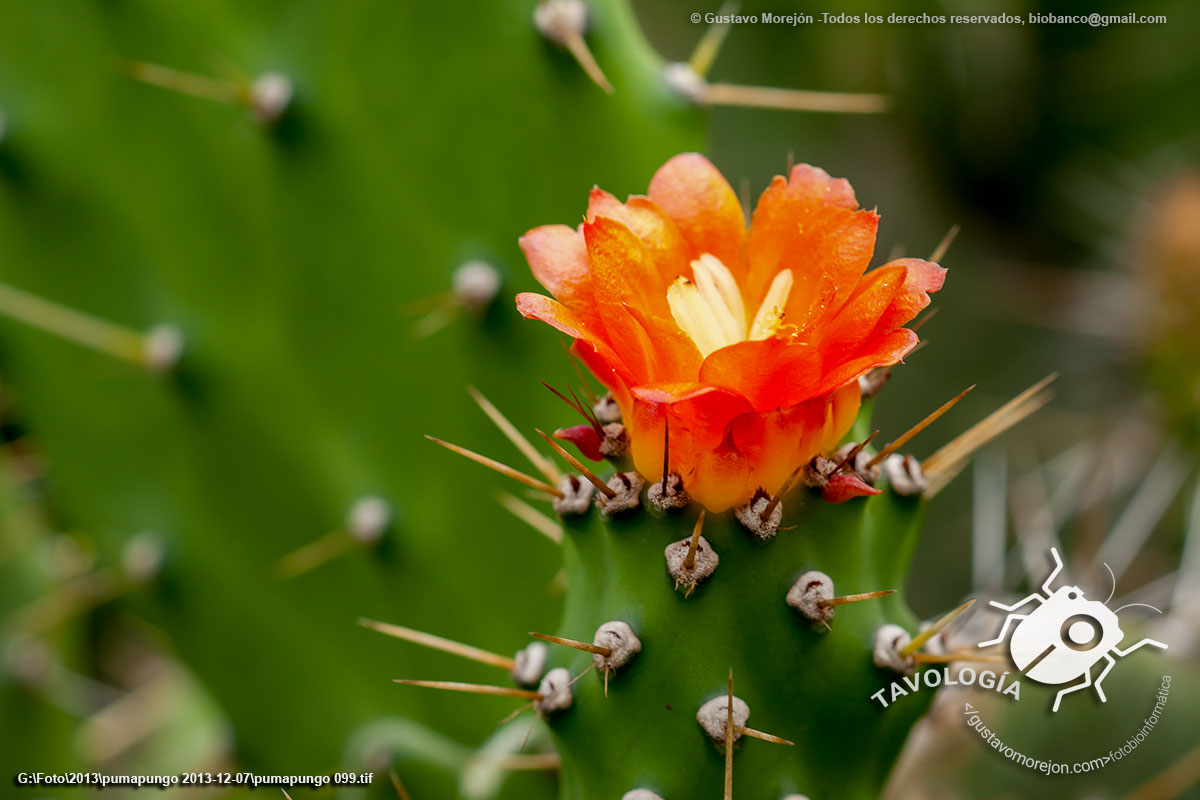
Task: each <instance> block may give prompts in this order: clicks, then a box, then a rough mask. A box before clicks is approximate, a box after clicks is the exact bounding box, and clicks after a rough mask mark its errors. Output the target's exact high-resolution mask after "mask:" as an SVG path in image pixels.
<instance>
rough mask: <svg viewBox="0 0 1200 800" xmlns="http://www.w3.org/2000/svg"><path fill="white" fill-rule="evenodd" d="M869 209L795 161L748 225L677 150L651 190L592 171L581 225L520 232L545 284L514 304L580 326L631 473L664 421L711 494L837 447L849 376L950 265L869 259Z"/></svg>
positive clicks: (659, 441) (652, 474)
mask: <svg viewBox="0 0 1200 800" xmlns="http://www.w3.org/2000/svg"><path fill="white" fill-rule="evenodd" d="M878 221H879V216H878V215H877V214H876V213H875V212H874V211H866V210H862V209H859V207H858V201H857V200H855V197H854V190H853V189H851V187H850V184H849V183H848V182H846V181H845V180H835V179H833V178H830V177H829V175H828V174H826V173H825V172H824V171H823V170H820V169H818V168H816V167H811V166H808V165H807V164H801V165H799V166H797V167H796V168H794V169H793V170H792V172H791V175H790V177H788V178H786V179H785V178H783V177H782V176H776V177H775V179H774V180H773V181H772V182H771V185H770V186H769V187H768V188H767V190H766V191H765V192H763V194H762V196H761V197H760V198H759V201H758V206H757V207H756V208H755V210H754V216H753V218H752V220H751V224H750V226H749V228H748V229H747V226H746V222H745V216H744V215H743V212H742V208H741V205H740V203H739V202H738V199H737V196H736V195H735V194H734V192H733V190H732V189H731V188H730V186H729V183H728V182H727V181H726V180H725V179H724V178H723V177H722V176H721V174H720V172H718V171H717V169H716V168H715V167H714V166H713V165H712V164H711V163H709V161H708V160H707V159H705V158H704V157H703V156H701V155H698V154H696V153H685V154H683V155H678V156H675V157H674V158H672V159H671V160H670V161H668V162H667V163H666V164H665V165H663V166H662V168H660V169H659V170H658V172H657V173H656V174H655V175H654V178H653V179H652V180H651V181H650V190H649V193H648V196H645V197H642V196H634V197H630V198H629V200H628V201H626V202H624V203H622V202H620V201H619V200H617V199H616V198H615V197H613V196H612V195H611V194H609V193H607V192H605V191H603V190H601V189H599V188H596V189H593V190H592V194H591V198H590V200H589V203H588V210H587V218H586V221H585V222H584V223H583V224H582V225H581V226H580V227H579V228H578V229H575V228H571V227H568V226H566V225H545V226H542V227H539V228H534V229H533V230H531V231H529V232H528V233H527V234H525V236H523V237H522V238H521V249H522V250H523V251H524V253H525V256H526V258H527V259H528V260H529V265H530V267H531V268H532V270H533V274H534V276H535V277H536V278H537V279H538V281H539V282H540V283H541V284H542V286H544V287H546V289H547V290H548V291H549V292H550V293H551V294H552V295H554V298H553V299H551V298H549V297H545V296H543V295H539V294H533V293H528V292H526V293H522V294H520V295H518V296H517V308H518V310H519V311H520V312H521V314H522V315H524V316H525V317H527V318H534V319H540V320H542V321H544V322H547V323H549V324H550V325H552V326H554V327H555V328H557V329H558V330H560V331H562V332H563V333H566V334H567V335H568V336H571V337H572V338H573V339H574V340H575V342H574V345H573V349H574V351H575V353H576V354H577V355H578V356H579V357H580V359H581V360H582V361H583V362H584V363H585V364H586V365H587V367H588V369H589V370H590V371H591V372H592V374H593V375H595V377H596V379H597V380H599V381H600V383H602V384H603V385H604V386H605V387H607V388H608V389H609V391H611V392H612V394H613V397H614V398H615V400H616V401H617V403H618V404H619V405H620V407H621V411H622V414H623V417H624V422H625V425H626V428H627V430H628V433H629V437H630V442H631V448H632V454H633V461H634V465H635V466H636V468H637V470H638V471H639V472H640V473H641V474H642V475H643V476H644V477H646V478H647V479H648V480H658V479H660V478H661V477H662V462H663V446H664V426H667V431H666V433H667V435H668V436H669V438H670V442H669V447H670V452H669V455H670V469H671V471H672V472H678V473H679V474H680V476H681V477H682V478H683V482H684V486H685V488H686V489H687V490H688V492H689V493H690V494H691V496H692V497H693V498H695V499H696V500H697V501H699V502H700V503H701V504H703V505H704V506H705V507H706V508H708V509H709V510H712V511H724V510H725V509H727V508H730V507H731V506H734V505H738V504H741V503H744V502H746V501H748V500H750V499H751V497H752V496H753V494H754V492H755V491H756V490H757V489H759V488H760V487H761V488H763V489H765V490H766V491H768V492H774V491H776V490H777V489H778V488H779V487H780V486H781V485H782V484H783V482H784V481H785V480H786V479H787V477H788V475H789V474H790V473H791V472H792V471H793V470H794V469H796V467H798V466H800V465H801V464H804V463H806V462H807V461H808V460H809V459H811V458H812V457H813V456H814V455H816V454H818V453H821V452H825V451H828V450H829V449H831V448H832V447H834V446H835V445H836V444H837V443H838V442H839V441H840V440H841V438H842V437H843V436H844V435H845V434H846V432H847V431H848V430H849V429H850V426H851V425H852V424H853V422H854V419H855V417H856V416H857V414H858V408H859V402H860V394H859V388H858V378H859V376H861V375H863V374H864V373H866V372H867V371H868V370H871V369H873V368H875V367H881V366H885V365H888V364H894V363H896V362H898V361H900V360H901V359H902V358H903V357H904V355H905V354H906V353H908V352H909V351H910V350H911V349H912V348H913V347H914V346H915V345H916V343H917V335H916V334H915V333H913V332H912V331H911V330H908V329H907V328H904V327H903V325H904V324H905V323H907V322H909V321H910V320H911V319H912V318H913V317H914V316H916V314H917V313H918V312H919V311H920V310H921V309H923V308H924V307H925V306H927V305H928V304H929V292H933V291H937V290H938V289H940V288H941V286H942V282H943V280H944V277H945V270H944V269H942V267H940V266H938V265H936V264H932V263H929V262H927V261H922V260H920V259H912V258H906V259H900V260H898V261H893V262H891V263H889V264H885V265H884V266H881V267H878V268H876V269H873V270H871V271H870V272H867V271H866V269H867V266H868V263H869V262H870V260H871V255H872V252H873V250H874V247H875V231H876V227H877V226H878Z"/></svg>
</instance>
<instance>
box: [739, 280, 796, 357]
mask: <svg viewBox="0 0 1200 800" xmlns="http://www.w3.org/2000/svg"><path fill="white" fill-rule="evenodd" d="M791 291H792V271H791V270H790V269H785V270H782V271H781V272H780V273H779V274H778V275H776V276H775V280H773V281H771V288H770V289H768V290H767V296H766V297H764V298H763V301H762V305H760V306H759V307H758V313H757V314H755V315H754V322H752V323H750V335H749V336H748V337H747V338H748V339H750V341H757V340H759V339H766V338H767V337H768V336H770V335H772V334H773V333H775V331H776V330H777V329H778V328H779V326H780V325H781V324H782V323H783V309H784V307H785V306H786V305H787V299H788V294H790V293H791Z"/></svg>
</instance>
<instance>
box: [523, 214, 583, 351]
mask: <svg viewBox="0 0 1200 800" xmlns="http://www.w3.org/2000/svg"><path fill="white" fill-rule="evenodd" d="M518 244H520V246H521V251H522V252H523V253H525V259H526V260H527V261H528V262H529V269H530V270H531V271H532V272H533V277H535V278H537V281H538V283H540V284H541V285H542V286H544V287H545V288H546V291H548V292H550V294H552V295H554V297H555V299H557V300H558V301H559V302H561V303H562V304H563V305H565V306H566V307H567V308H569V309H571V311H573V312H574V313H575V316H577V317H579V318H580V319H581V320H583V322H584V324H585V325H589V326H590V327H592V328H593V329H595V330H597V331H603V330H604V326H603V325H602V324H600V321H599V319H600V318H599V316H598V315H597V313H596V301H595V299H594V298H593V295H592V273H591V268H590V267H589V266H588V254H587V246H586V245H585V244H584V241H583V236H582V235H580V233H579V231H577V230H575V229H574V228H570V227H568V226H566V225H542V226H541V227H538V228H534V229H533V230H531V231H529V232H528V233H526V234H525V235H524V236H522V237H521V238H520V239H519V240H518Z"/></svg>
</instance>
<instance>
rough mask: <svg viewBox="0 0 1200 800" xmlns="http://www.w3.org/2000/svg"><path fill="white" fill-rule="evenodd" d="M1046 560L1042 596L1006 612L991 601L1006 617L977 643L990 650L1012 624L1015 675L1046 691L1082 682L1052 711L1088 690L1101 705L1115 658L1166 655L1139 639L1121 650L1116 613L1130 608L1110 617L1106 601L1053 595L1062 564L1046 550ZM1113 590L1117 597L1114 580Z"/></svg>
mask: <svg viewBox="0 0 1200 800" xmlns="http://www.w3.org/2000/svg"><path fill="white" fill-rule="evenodd" d="M1050 555H1051V556H1053V557H1054V571H1053V572H1051V573H1050V577H1048V578H1046V581H1045V583H1043V584H1042V593H1043V594H1039V593H1038V592H1034V593H1033V594H1031V595H1029V596H1028V597H1026V598H1025V599H1024V600H1021V601H1019V602H1017V603H1014V604H1012V605H1010V606H1007V605H1004V604H1003V603H998V602H996V601H995V600H992V601H991V605H993V606H995V607H996V608H999V609H1001V610H1003V611H1008V612H1010V613H1009V615H1008V617H1006V618H1005V620H1004V624H1003V625H1002V626H1001V627H1000V635H999V636H997V637H996V638H995V639H992V640H990V641H987V642H980V643H979V646H980V647H991V646H992V645H996V644H1000V643H1001V642H1003V641H1004V639H1005V636H1006V634H1008V630H1009V628H1010V627H1011V626H1012V624H1013V623H1014V622H1017V626H1016V629H1015V630H1013V632H1012V637H1011V639H1010V641H1009V645H1008V652H1009V655H1010V656H1012V660H1013V663H1014V664H1015V665H1016V667H1017V669H1019V670H1020V671H1021V672H1022V673H1023V674H1024V675H1025V677H1027V678H1030V679H1032V680H1034V681H1037V682H1038V683H1044V684H1047V685H1050V686H1062V685H1064V684H1068V683H1071V682H1072V681H1076V680H1079V679H1081V678H1082V680H1081V681H1080V682H1079V683H1076V684H1074V685H1072V686H1067V688H1065V689H1063V690H1062V691H1060V692H1059V693H1058V695H1057V696H1056V697H1055V698H1054V708H1053V709H1052V710H1053V711H1058V706H1059V704H1060V703H1061V702H1062V699H1063V695H1065V694H1069V693H1071V692H1077V691H1079V690H1080V689H1086V688H1087V687H1089V686H1091V687H1093V688H1094V689H1095V690H1096V695H1097V696H1098V697H1099V698H1100V702H1102V703H1103V702H1106V701H1107V699H1108V698H1106V697H1105V696H1104V689H1102V688H1101V686H1100V684H1101V683H1102V682H1103V681H1104V678H1105V676H1107V675H1108V672H1109V670H1111V669H1112V668H1113V666H1114V665H1115V664H1116V663H1117V662H1116V659H1114V658H1113V656H1114V655H1117V656H1127V655H1129V654H1130V653H1132V652H1133V651H1134V650H1137V649H1138V648H1139V647H1144V646H1145V645H1153V646H1154V647H1161V648H1162V649H1163V650H1166V649H1167V646H1166V645H1165V644H1163V643H1162V642H1158V641H1155V640H1154V639H1142V640H1141V641H1140V642H1137V643H1136V644H1132V645H1130V646H1129V647H1125V648H1122V647H1121V646H1120V644H1121V640H1122V639H1124V638H1125V633H1124V632H1123V631H1122V630H1121V626H1120V624H1119V623H1118V621H1117V612H1118V611H1120V610H1121V608H1128V607H1129V606H1121V608H1118V609H1116V611H1113V610H1111V609H1109V607H1108V606H1107V602H1108V601H1105V602H1104V603H1101V602H1100V601H1099V600H1088V599H1086V598H1085V597H1084V596H1083V590H1082V589H1080V588H1079V587H1078V586H1062V587H1060V588H1058V589H1056V590H1052V589H1051V588H1050V584H1051V583H1053V582H1054V579H1055V578H1056V577H1058V573H1060V572H1062V568H1063V563H1062V559H1060V558H1059V557H1058V550H1056V549H1055V548H1053V547H1052V548H1050ZM1105 566H1107V565H1105ZM1110 572H1111V570H1110ZM1113 590H1114V591H1116V581H1115V579H1114V581H1113ZM1111 599H1112V594H1109V600H1111ZM1035 601H1036V602H1037V603H1039V605H1038V606H1037V607H1036V608H1034V610H1033V611H1031V612H1029V613H1028V614H1016V613H1011V612H1015V611H1016V610H1017V609H1019V608H1021V607H1022V606H1025V605H1026V604H1028V603H1032V602H1035ZM1130 605H1145V604H1144V603H1130ZM1150 608H1153V606H1150ZM1155 610H1156V611H1157V610H1158V609H1155ZM1101 661H1105V662H1107V663H1106V664H1105V666H1104V668H1103V669H1101V670H1100V674H1099V675H1097V676H1096V678H1095V679H1094V680H1093V678H1092V667H1094V666H1095V665H1096V664H1097V663H1099V662H1101Z"/></svg>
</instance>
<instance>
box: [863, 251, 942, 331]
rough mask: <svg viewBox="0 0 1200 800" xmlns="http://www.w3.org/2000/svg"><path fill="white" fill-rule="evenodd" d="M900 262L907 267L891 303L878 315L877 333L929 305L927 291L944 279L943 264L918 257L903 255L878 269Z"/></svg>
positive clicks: (937, 286)
mask: <svg viewBox="0 0 1200 800" xmlns="http://www.w3.org/2000/svg"><path fill="white" fill-rule="evenodd" d="M900 266H903V267H904V268H905V270H906V274H905V277H904V284H903V285H902V286H901V287H900V291H899V292H898V293H897V294H896V298H895V300H893V302H892V304H891V306H890V307H889V308H888V309H887V310H886V311H885V312H884V313H883V314H881V315H880V317H879V322H878V323H877V327H876V329H875V332H876V333H877V334H881V333H887V332H888V331H891V330H894V329H896V328H899V327H900V326H901V325H904V324H906V323H907V322H909V321H910V320H912V319H913V318H914V317H915V316H917V314H919V313H921V309H923V308H925V307H926V306H928V305H929V293H930V292H936V291H938V290H939V289H941V288H942V284H943V283H945V282H946V268H945V267H942V266H939V265H937V264H934V263H932V262H929V261H923V260H922V259H919V258H902V259H899V260H897V261H892V262H890V263H888V264H884V265H883V266H882V267H880V268H879V269H889V268H894V267H900Z"/></svg>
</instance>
